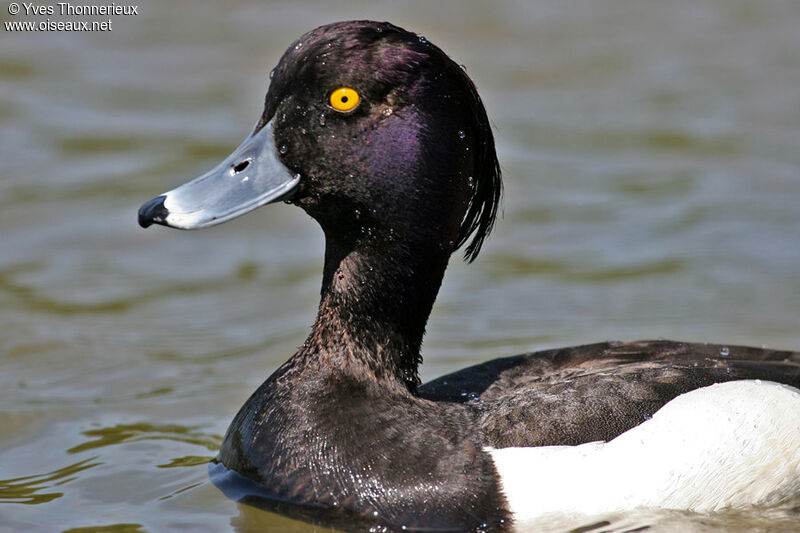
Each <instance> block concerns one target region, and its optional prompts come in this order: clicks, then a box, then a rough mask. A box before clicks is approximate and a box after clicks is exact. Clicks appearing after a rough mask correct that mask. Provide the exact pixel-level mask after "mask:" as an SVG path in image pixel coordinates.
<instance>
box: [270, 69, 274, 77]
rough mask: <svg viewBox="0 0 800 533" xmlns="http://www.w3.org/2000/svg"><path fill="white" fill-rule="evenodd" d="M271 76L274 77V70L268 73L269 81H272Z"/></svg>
mask: <svg viewBox="0 0 800 533" xmlns="http://www.w3.org/2000/svg"><path fill="white" fill-rule="evenodd" d="M273 76H275V69H272V70H270V71H269V79H272V77H273Z"/></svg>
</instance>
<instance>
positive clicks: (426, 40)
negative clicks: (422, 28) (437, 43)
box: [419, 35, 428, 44]
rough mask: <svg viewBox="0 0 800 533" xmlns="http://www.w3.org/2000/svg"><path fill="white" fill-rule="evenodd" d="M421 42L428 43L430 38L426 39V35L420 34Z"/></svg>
mask: <svg viewBox="0 0 800 533" xmlns="http://www.w3.org/2000/svg"><path fill="white" fill-rule="evenodd" d="M419 42H421V43H422V44H428V39H426V38H425V36H424V35H420V36H419Z"/></svg>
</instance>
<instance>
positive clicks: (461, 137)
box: [458, 130, 467, 139]
mask: <svg viewBox="0 0 800 533" xmlns="http://www.w3.org/2000/svg"><path fill="white" fill-rule="evenodd" d="M466 136H467V134H466V133H464V130H458V138H459V139H463V138H465V137H466Z"/></svg>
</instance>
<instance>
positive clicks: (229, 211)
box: [139, 121, 300, 229]
mask: <svg viewBox="0 0 800 533" xmlns="http://www.w3.org/2000/svg"><path fill="white" fill-rule="evenodd" d="M299 182H300V175H299V174H295V173H293V172H292V171H291V170H289V169H288V168H286V166H285V165H284V164H283V163H281V160H280V157H279V156H278V150H277V148H276V147H275V139H274V137H273V134H272V121H270V122H268V123H267V124H265V125H264V127H262V128H261V129H260V130H257V131H253V133H252V134H251V135H250V136H249V137H248V138H247V139H245V140H244V142H243V143H242V144H241V145H240V146H239V147H238V148H237V149H236V150H234V152H233V153H232V154H231V155H229V156H228V157H227V158H226V159H225V160H224V161H223V162H222V163H220V164H219V165H217V167H216V168H214V169H213V170H211V171H210V172H207V173H206V174H203V175H202V176H200V177H199V178H196V179H194V180H192V181H190V182H189V183H186V184H184V185H181V186H180V187H178V188H177V189H173V190H171V191H169V192H165V193H164V194H162V195H160V196H158V197H156V198H153V199H152V200H150V201H149V202H145V203H144V204H143V205H142V207H140V208H139V224H140V225H141V226H142V227H145V228H146V227H147V226H150V225H151V224H161V225H164V226H169V227H172V228H178V229H198V228H207V227H209V226H214V225H216V224H222V223H223V222H226V221H228V220H231V219H233V218H236V217H238V216H241V215H244V214H245V213H247V212H249V211H252V210H253V209H255V208H257V207H261V206H262V205H266V204H268V203H271V202H276V201H278V200H281V199H283V198H286V197H287V196H288V195H289V194H291V192H292V191H293V190H294V189H295V188H296V187H297V185H298V183H299Z"/></svg>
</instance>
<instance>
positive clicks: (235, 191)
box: [139, 21, 501, 260]
mask: <svg viewBox="0 0 800 533" xmlns="http://www.w3.org/2000/svg"><path fill="white" fill-rule="evenodd" d="M270 77H271V83H270V87H269V91H268V92H267V96H266V101H265V105H264V112H263V114H262V116H261V118H260V120H259V121H258V123H257V124H256V126H255V129H254V130H253V132H252V133H251V134H250V136H249V137H248V138H247V139H245V141H244V142H243V143H242V144H241V145H240V146H239V147H238V148H237V149H236V150H235V151H234V152H233V153H232V154H231V155H230V156H229V157H228V158H227V159H225V160H224V161H223V162H222V163H220V164H219V165H218V166H217V167H216V168H214V169H213V170H211V171H210V172H208V173H206V174H205V175H203V176H201V177H199V178H197V179H195V180H193V181H191V182H189V183H186V184H185V185H183V186H181V187H178V188H176V189H174V190H172V191H169V192H167V193H164V194H163V195H161V196H158V197H157V198H154V199H153V200H150V201H149V202H147V203H145V204H144V205H143V206H142V207H141V209H140V210H139V223H140V224H141V225H142V226H143V227H147V226H149V225H151V224H154V223H155V224H161V225H164V226H170V227H174V228H179V229H195V228H204V227H209V226H213V225H216V224H220V223H222V222H225V221H227V220H230V219H233V218H235V217H238V216H240V215H243V214H244V213H247V212H248V211H251V210H253V209H255V208H257V207H260V206H262V205H265V204H268V203H272V202H276V201H279V200H283V201H288V202H291V203H294V204H296V205H298V206H300V207H302V208H303V209H304V210H305V211H306V212H307V213H308V214H309V215H311V216H312V217H313V218H315V219H316V220H317V221H318V222H319V223H320V225H321V226H322V228H323V230H324V231H325V233H326V236H328V237H329V238H330V237H335V238H336V239H337V240H344V241H354V242H355V241H359V240H363V239H370V240H371V241H372V245H374V246H380V241H381V240H384V239H389V238H391V239H397V240H401V241H404V242H406V243H407V244H408V245H414V246H419V245H421V244H431V243H433V244H435V245H436V246H437V247H438V248H440V249H442V250H444V251H446V252H447V253H448V255H449V253H451V252H452V251H454V250H455V249H457V248H458V247H460V246H462V245H464V244H465V243H467V241H468V240H469V238H470V236H472V235H474V237H473V239H472V241H471V242H470V243H469V244H468V246H467V247H466V253H465V255H466V257H467V258H468V259H469V260H472V259H474V258H475V257H476V255H477V254H478V251H479V250H480V247H481V244H482V242H483V240H484V238H485V237H486V236H487V234H488V233H489V231H490V230H491V227H492V225H493V222H494V218H495V215H496V212H497V205H498V201H499V198H500V188H501V184H500V172H499V167H498V163H497V159H496V156H495V149H494V139H493V137H492V132H491V129H490V127H489V123H488V119H487V117H486V112H485V110H484V107H483V104H482V102H481V100H480V97H479V96H478V93H477V91H476V90H475V87H474V85H473V84H472V82H471V80H470V79H469V78H468V77H467V75H466V73H465V72H464V70H463V69H462V68H461V67H459V66H458V65H457V64H456V63H455V62H453V61H452V60H451V59H450V58H449V57H447V55H445V54H444V52H442V51H441V50H440V49H439V48H438V47H436V46H435V45H433V44H431V43H430V42H428V41H427V40H426V39H425V38H424V37H419V36H417V35H416V34H414V33H411V32H408V31H405V30H403V29H401V28H398V27H396V26H393V25H391V24H389V23H377V22H370V21H350V22H340V23H334V24H329V25H326V26H322V27H319V28H317V29H315V30H312V31H310V32H308V33H306V34H305V35H303V36H302V37H300V38H299V39H298V40H297V41H295V42H294V43H293V44H292V45H291V46H289V48H288V49H287V50H286V52H285V53H284V55H283V57H282V58H281V59H280V61H279V63H278V65H277V66H276V67H275V69H274V70H273V71H272V73H271V74H270Z"/></svg>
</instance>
